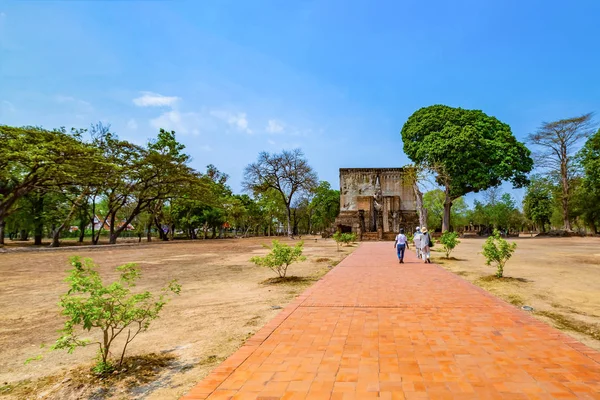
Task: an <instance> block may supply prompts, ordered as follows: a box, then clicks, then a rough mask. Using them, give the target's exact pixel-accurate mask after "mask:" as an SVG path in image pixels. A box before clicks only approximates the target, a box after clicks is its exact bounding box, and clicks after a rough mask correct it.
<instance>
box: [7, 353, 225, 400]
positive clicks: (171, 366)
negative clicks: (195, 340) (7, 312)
mask: <svg viewBox="0 0 600 400" xmlns="http://www.w3.org/2000/svg"><path fill="white" fill-rule="evenodd" d="M218 361H219V360H217V359H216V358H214V359H211V360H209V362H211V363H217V362H218ZM92 367H93V365H85V366H78V367H75V368H72V369H71V370H69V371H68V372H63V373H60V374H55V375H50V376H46V377H43V378H39V379H35V380H31V379H26V380H22V381H18V382H14V383H10V384H9V383H5V384H4V386H0V395H10V396H12V397H16V398H22V399H29V398H34V397H43V398H54V399H63V398H65V399H66V398H72V397H77V398H86V397H87V398H94V399H107V398H111V397H120V396H123V397H125V398H127V397H131V396H135V395H138V394H140V393H143V392H144V391H145V390H146V386H147V385H149V384H152V383H153V382H154V381H155V380H156V378H157V377H158V376H159V375H161V374H164V373H165V372H167V374H171V375H172V374H175V373H179V372H181V371H185V370H186V369H190V368H192V367H193V366H191V365H185V364H182V363H180V362H178V361H177V357H176V356H174V355H172V354H169V353H168V352H163V353H159V354H156V353H150V354H146V355H141V356H133V357H128V358H126V359H125V360H124V361H123V368H122V369H121V370H118V371H115V372H113V373H110V374H103V375H98V374H95V373H93V372H92Z"/></svg>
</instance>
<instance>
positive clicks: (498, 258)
mask: <svg viewBox="0 0 600 400" xmlns="http://www.w3.org/2000/svg"><path fill="white" fill-rule="evenodd" d="M516 248H517V244H516V243H508V242H507V241H506V240H504V239H503V238H502V237H501V236H500V232H499V231H498V230H497V229H494V234H493V235H492V236H490V237H488V238H487V239H486V241H485V243H484V244H483V256H484V257H485V259H486V262H485V264H486V265H494V266H495V267H496V276H497V277H498V278H502V276H503V274H504V265H505V264H506V262H507V261H508V260H509V259H510V258H511V257H512V255H513V253H514V252H515V250H516Z"/></svg>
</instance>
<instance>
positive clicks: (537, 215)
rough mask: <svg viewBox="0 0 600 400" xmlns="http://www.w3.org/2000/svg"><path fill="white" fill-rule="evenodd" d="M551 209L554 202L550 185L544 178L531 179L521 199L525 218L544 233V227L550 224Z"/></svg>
mask: <svg viewBox="0 0 600 400" xmlns="http://www.w3.org/2000/svg"><path fill="white" fill-rule="evenodd" d="M553 208H554V201H553V199H552V188H551V185H550V183H549V182H548V181H547V180H546V179H544V178H538V177H535V178H533V179H531V183H530V184H529V186H528V187H527V192H526V193H525V197H524V198H523V212H524V213H525V217H526V218H528V219H529V220H531V221H532V222H533V223H534V224H535V225H536V226H537V227H538V229H540V230H541V231H542V232H545V231H546V225H549V224H550V218H552V211H553Z"/></svg>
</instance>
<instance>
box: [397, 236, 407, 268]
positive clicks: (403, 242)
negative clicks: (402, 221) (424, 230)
mask: <svg viewBox="0 0 600 400" xmlns="http://www.w3.org/2000/svg"><path fill="white" fill-rule="evenodd" d="M394 247H395V248H396V253H397V254H398V263H399V264H404V250H406V249H408V238H407V237H406V235H405V234H404V229H403V228H402V229H400V233H399V234H398V235H397V236H396V241H395V242H394Z"/></svg>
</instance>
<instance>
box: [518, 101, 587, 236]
mask: <svg viewBox="0 0 600 400" xmlns="http://www.w3.org/2000/svg"><path fill="white" fill-rule="evenodd" d="M592 117H593V114H592V113H587V114H583V115H580V116H577V117H574V118H567V119H561V120H558V121H553V122H544V123H542V125H541V126H540V127H539V128H538V130H537V131H536V132H535V133H532V134H530V135H529V137H528V140H529V142H530V143H531V144H533V145H534V146H536V148H537V149H538V150H537V151H536V153H535V159H536V164H537V166H538V167H539V168H540V169H541V170H542V171H544V172H545V173H546V175H547V176H550V177H552V178H553V179H555V180H557V181H559V182H560V186H561V188H562V193H561V205H562V213H563V228H564V229H566V230H571V222H570V213H569V202H570V199H571V196H572V194H573V191H572V190H571V185H572V182H573V180H574V179H575V178H576V177H577V175H578V174H577V170H578V167H579V165H578V163H577V161H576V157H575V153H576V151H577V149H578V146H579V143H580V142H581V141H582V140H583V139H585V138H587V137H589V136H590V135H591V134H592V133H593V131H594V126H595V124H594V123H593V121H592Z"/></svg>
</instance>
